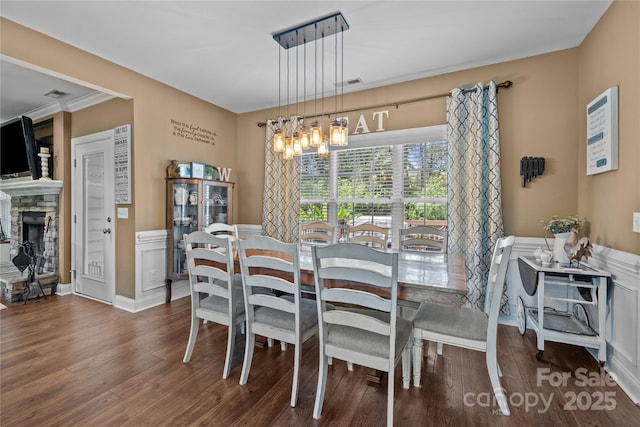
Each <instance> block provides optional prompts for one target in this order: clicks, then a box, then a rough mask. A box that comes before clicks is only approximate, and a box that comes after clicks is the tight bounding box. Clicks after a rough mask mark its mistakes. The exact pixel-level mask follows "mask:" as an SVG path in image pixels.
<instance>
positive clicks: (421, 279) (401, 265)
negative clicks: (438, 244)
mask: <svg viewBox="0 0 640 427" xmlns="http://www.w3.org/2000/svg"><path fill="white" fill-rule="evenodd" d="M311 246H312V245H308V244H301V245H300V250H299V264H300V284H301V286H302V291H303V292H306V293H314V292H315V289H314V274H313V260H312V255H311ZM235 267H236V272H238V273H239V272H240V266H239V262H238V261H236V266H235ZM466 293H467V278H466V271H465V260H464V256H463V255H462V254H447V253H442V252H427V251H420V252H419V251H400V252H399V253H398V300H399V301H400V302H401V303H408V304H415V305H416V306H417V305H418V304H419V303H422V302H430V303H439V304H446V305H454V306H460V305H461V304H462V298H463V296H464V295H466Z"/></svg>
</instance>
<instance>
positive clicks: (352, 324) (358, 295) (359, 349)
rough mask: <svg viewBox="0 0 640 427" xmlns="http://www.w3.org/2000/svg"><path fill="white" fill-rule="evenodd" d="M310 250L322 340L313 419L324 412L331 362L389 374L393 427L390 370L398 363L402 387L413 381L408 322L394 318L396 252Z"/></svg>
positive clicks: (347, 246) (338, 247)
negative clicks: (328, 367)
mask: <svg viewBox="0 0 640 427" xmlns="http://www.w3.org/2000/svg"><path fill="white" fill-rule="evenodd" d="M311 250H312V258H313V271H314V277H315V288H316V302H317V305H318V309H317V311H318V323H319V336H320V369H319V372H318V386H317V392H316V402H315V405H314V408H313V418H315V419H319V418H320V415H321V413H322V406H323V403H324V398H325V390H326V383H327V366H328V363H329V358H334V359H339V360H345V361H347V362H352V363H354V364H357V365H362V366H367V367H369V368H373V369H377V370H380V371H383V372H387V373H388V386H387V425H388V426H392V425H393V401H394V385H395V384H394V382H395V381H394V378H395V376H394V371H395V367H396V365H397V363H398V361H399V360H400V359H402V379H403V387H404V388H405V389H408V388H409V384H410V380H411V378H410V375H411V330H412V324H411V321H410V320H408V319H403V318H401V317H399V316H398V315H397V302H398V254H397V253H386V252H382V251H378V250H375V249H372V248H369V247H367V246H363V245H358V244H354V243H340V244H335V245H329V246H314V247H312V248H311ZM325 281H327V282H325ZM376 290H377V292H376ZM381 295H382V296H381ZM329 304H332V305H334V304H335V306H333V307H329ZM329 308H331V309H329ZM336 404H337V405H339V406H343V405H344V404H343V403H341V402H337V403H336Z"/></svg>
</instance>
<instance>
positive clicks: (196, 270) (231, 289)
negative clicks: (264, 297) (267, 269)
mask: <svg viewBox="0 0 640 427" xmlns="http://www.w3.org/2000/svg"><path fill="white" fill-rule="evenodd" d="M184 244H185V249H186V255H187V265H188V271H189V289H190V292H191V330H190V332H189V341H188V342H187V349H186V351H185V354H184V359H183V362H184V363H188V362H189V360H191V355H192V353H193V349H194V347H195V344H196V340H197V337H198V329H199V327H200V319H203V320H204V321H211V322H215V323H218V324H221V325H225V326H228V329H229V330H228V334H227V351H226V356H225V361H224V369H223V371H222V378H225V379H226V378H227V377H228V376H229V374H230V373H231V363H232V359H233V352H234V344H235V341H236V332H237V330H238V326H239V325H241V324H242V323H243V322H244V319H245V315H244V312H245V309H244V299H243V297H242V278H241V276H240V275H239V274H234V265H233V264H234V260H233V249H232V245H233V240H232V239H229V238H226V237H218V236H214V235H211V234H209V233H206V232H204V231H194V232H192V233H190V234H185V235H184ZM201 294H206V296H205V297H204V298H201Z"/></svg>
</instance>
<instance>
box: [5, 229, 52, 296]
mask: <svg viewBox="0 0 640 427" xmlns="http://www.w3.org/2000/svg"><path fill="white" fill-rule="evenodd" d="M35 248H36V244H35V243H34V242H24V243H22V244H21V245H19V246H18V255H16V256H15V257H14V258H13V265H15V266H16V268H17V269H18V270H20V273H24V271H25V270H26V269H29V272H28V277H27V283H25V286H24V290H23V291H22V296H21V298H23V299H24V303H25V305H26V304H27V300H28V299H29V297H30V296H31V295H37V296H38V298H39V297H40V293H42V296H43V297H44V299H47V296H46V295H45V293H44V289H42V285H41V284H40V282H39V281H38V280H37V279H36V271H37V269H38V267H39V265H38V264H39V263H40V262H42V261H41V260H42V259H43V257H41V256H38V255H36V253H35V252H36V251H35Z"/></svg>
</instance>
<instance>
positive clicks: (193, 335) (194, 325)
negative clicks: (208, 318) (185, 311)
mask: <svg viewBox="0 0 640 427" xmlns="http://www.w3.org/2000/svg"><path fill="white" fill-rule="evenodd" d="M199 327H200V318H198V317H195V316H193V317H191V331H189V341H187V350H186V351H185V352H184V359H182V362H183V363H187V362H189V360H191V354H192V353H193V348H194V347H195V346H196V339H197V338H198V328H199Z"/></svg>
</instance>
